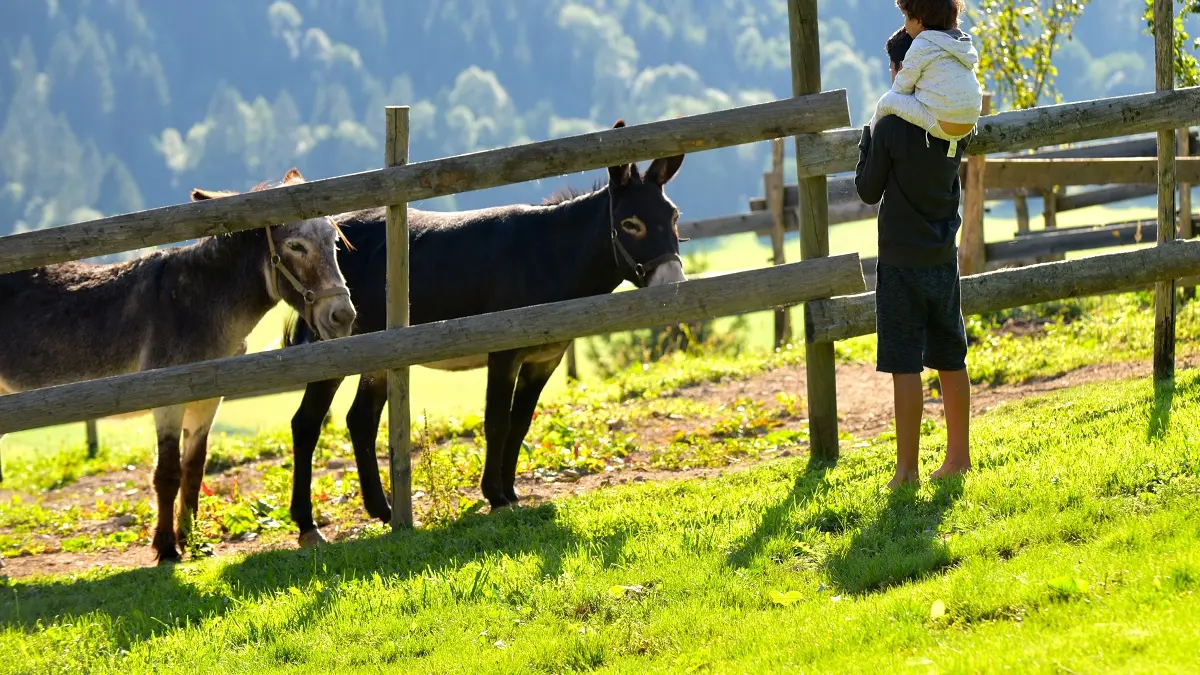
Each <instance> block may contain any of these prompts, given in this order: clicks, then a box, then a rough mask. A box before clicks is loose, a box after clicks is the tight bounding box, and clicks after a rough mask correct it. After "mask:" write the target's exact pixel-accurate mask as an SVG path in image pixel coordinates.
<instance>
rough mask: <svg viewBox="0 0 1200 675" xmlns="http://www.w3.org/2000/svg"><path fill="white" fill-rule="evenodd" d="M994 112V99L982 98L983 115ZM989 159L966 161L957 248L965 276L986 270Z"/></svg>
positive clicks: (983, 157)
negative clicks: (985, 181)
mask: <svg viewBox="0 0 1200 675" xmlns="http://www.w3.org/2000/svg"><path fill="white" fill-rule="evenodd" d="M991 112H992V95H991V94H986V93H985V94H984V95H983V108H982V110H981V113H980V114H981V115H990V114H991ZM986 167H987V155H974V156H972V157H971V159H970V160H968V161H967V183H966V185H965V186H964V189H963V193H964V194H963V220H962V238H961V239H960V243H959V248H958V259H959V262H958V266H959V271H960V273H961V274H962V275H963V276H966V275H969V274H979V273H980V272H983V271H984V270H986V269H987V254H986V253H985V251H984V248H983V242H984V237H983V202H984V198H985V196H986V195H985V193H986V191H987V186H986V185H985V184H984V171H985V170H986Z"/></svg>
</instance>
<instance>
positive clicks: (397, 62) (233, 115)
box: [0, 0, 1154, 234]
mask: <svg viewBox="0 0 1200 675" xmlns="http://www.w3.org/2000/svg"><path fill="white" fill-rule="evenodd" d="M1143 4H1144V2H1143V0H1093V2H1092V3H1091V6H1090V7H1089V8H1088V10H1087V12H1085V14H1084V16H1083V18H1082V19H1081V20H1080V22H1079V24H1078V25H1077V26H1076V29H1075V33H1074V36H1073V39H1071V40H1070V41H1069V42H1066V43H1065V44H1064V45H1063V47H1062V49H1061V51H1060V54H1059V56H1058V58H1057V59H1056V62H1057V64H1058V68H1059V77H1058V87H1059V90H1060V91H1061V93H1062V95H1063V97H1064V99H1065V100H1080V99H1086V98H1094V97H1098V96H1111V95H1119V94H1127V93H1134V92H1138V91H1147V90H1150V89H1152V88H1153V84H1154V78H1153V44H1152V40H1151V38H1150V37H1149V36H1148V35H1146V34H1145V33H1144V24H1143V23H1142V19H1141V16H1142V8H1143ZM5 5H6V6H5V9H4V15H5V16H4V21H3V22H2V23H0V50H2V51H3V56H4V61H3V63H4V64H6V65H7V67H3V66H0V234H7V233H10V232H13V231H21V230H26V229H33V228H42V227H48V226H53V225H58V224H62V223H67V222H74V221H79V220H85V219H89V218H94V217H99V216H101V215H107V214H113V213H121V212H127V211H134V210H138V209H143V208H150V207H155V206H162V205H166V204H172V203H178V202H181V201H184V200H186V199H187V194H188V190H190V189H191V188H192V187H207V188H214V189H221V188H224V189H246V188H248V187H249V186H250V185H253V184H254V183H257V182H259V181H262V180H273V179H276V180H277V179H279V178H280V177H282V175H283V173H284V171H286V170H287V169H288V168H289V167H291V166H297V167H299V169H300V170H301V171H302V172H303V173H304V174H305V175H306V176H307V177H309V178H310V179H311V178H321V177H327V176H333V175H337V174H344V173H352V172H357V171H363V170H367V169H371V168H375V167H378V166H380V165H381V164H382V159H383V147H382V142H383V138H382V132H383V107H384V106H385V105H389V104H390V105H397V104H408V105H411V106H412V119H413V126H412V133H413V137H412V158H413V159H414V160H421V159H431V158H434V157H439V156H446V155H451V154H459V153H464V152H471V151H476V150H481V149H486V148H491V147H497V146H505V145H511V144H515V143H521V142H526V141H530V140H541V139H546V138H552V137H556V136H562V135H568V134H573V133H579V132H581V131H587V130H592V129H597V128H603V127H607V126H610V125H611V124H612V122H613V121H615V120H616V119H617V118H618V117H624V118H625V119H626V120H628V121H629V122H630V123H639V122H646V121H651V120H656V119H662V118H666V117H672V116H675V115H679V114H690V113H697V112H702V111H708V110H715V109H720V108H726V107H731V106H736V105H742V104H746V103H752V102H758V101H763V100H769V99H773V98H778V97H782V96H787V95H790V93H791V92H790V81H791V80H790V75H789V70H788V69H789V61H788V33H787V8H786V7H787V5H786V2H785V1H784V0H387V1H386V2H385V0H291V1H288V0H275V1H273V2H272V1H270V0H208V1H207V2H204V3H184V2H178V1H176V0H156V1H151V0H9V1H8V2H6V3H5ZM821 11H822V13H823V14H822V17H823V19H822V24H821V41H822V45H821V46H822V56H823V63H824V72H823V79H824V85H825V88H827V89H834V88H844V89H846V90H847V91H848V92H849V95H850V101H851V111H852V114H853V116H854V120H853V121H854V123H856V124H858V123H862V122H863V121H864V120H866V119H867V118H868V117H869V110H870V109H871V107H872V106H873V104H874V100H875V98H876V97H877V96H878V95H879V94H880V93H881V92H882V91H883V90H884V89H885V87H886V85H887V65H886V62H885V58H884V53H883V50H882V44H883V41H884V39H885V38H886V37H887V35H888V34H889V33H891V32H892V31H893V30H895V29H896V28H897V27H898V26H899V25H900V15H899V12H898V11H897V10H896V9H895V8H894V7H893V6H892V5H891V2H889V1H887V0H828V1H822V3H821ZM768 162H769V153H768V149H767V146H766V144H759V145H758V146H745V147H740V148H731V149H727V150H721V151H713V152H708V153H703V154H701V155H696V156H694V157H691V158H689V161H688V163H687V164H686V165H685V167H684V170H683V171H682V172H681V174H680V176H679V179H678V180H677V183H675V184H673V185H672V188H671V195H672V197H673V199H674V200H675V201H676V202H677V203H679V204H680V206H681V208H682V209H683V210H684V212H685V217H688V218H695V217H707V216H715V215H721V214H726V213H732V212H736V211H740V210H744V209H745V200H746V199H747V198H748V197H750V196H753V195H757V194H759V193H760V192H761V174H762V172H763V170H764V168H765V166H766V164H767V163H768ZM596 177H599V174H597V176H572V177H569V179H570V182H573V183H575V184H577V185H579V186H584V187H586V186H590V184H591V182H592V181H593V180H594V178H596ZM564 180H566V179H560V180H557V181H544V182H543V183H542V184H540V185H537V184H534V185H519V186H512V187H508V188H501V189H496V190H489V191H485V192H477V193H470V194H465V195H459V196H457V197H455V198H452V199H451V198H447V199H442V200H435V201H434V202H433V203H427V204H424V205H423V206H426V207H427V208H437V209H443V208H472V207H477V206H483V205H489V204H496V203H502V202H512V201H521V202H537V201H540V200H541V199H542V198H544V197H546V196H548V195H549V194H550V193H551V192H552V191H553V190H554V189H555V188H557V187H559V186H560V184H561V183H562V182H563V181H564Z"/></svg>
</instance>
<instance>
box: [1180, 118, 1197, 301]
mask: <svg viewBox="0 0 1200 675" xmlns="http://www.w3.org/2000/svg"><path fill="white" fill-rule="evenodd" d="M1191 137H1192V130H1191V128H1189V127H1184V128H1182V129H1180V130H1179V134H1178V137H1177V139H1176V140H1177V142H1178V145H1179V156H1180V157H1191V155H1192V140H1191ZM1194 236H1196V230H1195V226H1194V224H1193V223H1192V186H1191V185H1189V184H1181V185H1180V186H1179V238H1180V239H1191V238H1192V237H1194ZM1183 297H1184V299H1186V300H1191V299H1193V298H1195V297H1196V287H1195V286H1185V287H1184V289H1183Z"/></svg>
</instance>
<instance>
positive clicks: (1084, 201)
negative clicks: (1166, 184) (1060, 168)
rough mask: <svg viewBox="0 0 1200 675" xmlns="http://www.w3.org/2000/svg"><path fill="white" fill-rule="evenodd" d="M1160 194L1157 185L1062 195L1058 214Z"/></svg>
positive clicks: (1112, 188) (1122, 187) (1128, 186)
mask: <svg viewBox="0 0 1200 675" xmlns="http://www.w3.org/2000/svg"><path fill="white" fill-rule="evenodd" d="M1156 194H1158V186H1157V185H1137V184H1134V185H1116V186H1113V187H1103V188H1098V189H1095V190H1088V191H1087V192H1080V193H1078V194H1073V195H1061V196H1059V198H1058V212H1059V213H1062V212H1064V211H1074V210H1076V209H1086V208H1089V207H1092V206H1105V205H1108V204H1116V203H1119V202H1125V201H1129V200H1131V199H1141V198H1142V197H1150V196H1152V195H1156Z"/></svg>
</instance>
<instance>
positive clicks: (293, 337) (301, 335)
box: [282, 312, 314, 349]
mask: <svg viewBox="0 0 1200 675" xmlns="http://www.w3.org/2000/svg"><path fill="white" fill-rule="evenodd" d="M313 337H314V336H313V333H312V329H311V328H309V326H308V322H307V321H303V320H301V319H300V315H299V314H296V313H294V312H288V315H287V318H286V319H284V320H283V340H282V342H283V347H284V348H285V349H286V348H288V347H292V346H294V345H303V344H308V343H309V342H312V340H313Z"/></svg>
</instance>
